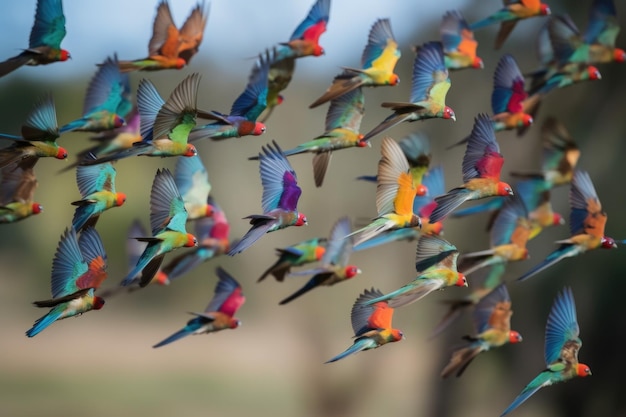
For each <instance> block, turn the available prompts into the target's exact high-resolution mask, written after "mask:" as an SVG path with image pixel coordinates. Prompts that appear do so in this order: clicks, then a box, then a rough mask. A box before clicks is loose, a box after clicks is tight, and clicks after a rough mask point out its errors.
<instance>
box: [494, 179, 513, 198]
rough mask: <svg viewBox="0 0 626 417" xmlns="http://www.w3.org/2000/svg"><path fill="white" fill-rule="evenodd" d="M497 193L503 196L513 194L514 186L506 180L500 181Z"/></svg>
mask: <svg viewBox="0 0 626 417" xmlns="http://www.w3.org/2000/svg"><path fill="white" fill-rule="evenodd" d="M496 194H497V195H499V196H503V197H506V196H509V195H513V188H511V186H510V185H509V184H507V183H506V182H499V183H498V188H497V190H496Z"/></svg>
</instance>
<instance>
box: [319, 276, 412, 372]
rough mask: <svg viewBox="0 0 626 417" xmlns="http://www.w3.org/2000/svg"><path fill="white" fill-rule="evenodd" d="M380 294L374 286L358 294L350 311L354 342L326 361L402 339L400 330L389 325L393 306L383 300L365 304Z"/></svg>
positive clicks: (334, 360) (402, 335)
mask: <svg viewBox="0 0 626 417" xmlns="http://www.w3.org/2000/svg"><path fill="white" fill-rule="evenodd" d="M382 295H383V293H382V292H380V290H377V289H374V288H372V289H371V290H367V289H366V290H364V291H363V294H361V295H359V297H358V298H357V299H356V301H355V302H354V305H353V306H352V311H351V313H350V319H351V321H352V329H353V330H354V343H353V345H352V346H350V347H349V348H348V349H346V350H345V351H343V352H342V353H340V354H339V355H337V356H335V357H334V358H332V359H330V360H328V361H326V363H331V362H336V361H338V360H340V359H343V358H345V357H346V356H348V355H352V354H354V353H357V352H361V351H363V350H370V349H376V348H377V347H380V346H382V345H385V344H387V343H392V342H399V341H400V340H402V339H404V334H402V332H401V331H400V330H398V329H394V328H393V327H391V320H392V318H393V308H391V307H389V305H388V304H387V303H386V302H385V301H380V302H378V303H376V304H373V305H367V304H366V303H367V302H368V301H369V300H371V299H374V298H377V297H380V296H382Z"/></svg>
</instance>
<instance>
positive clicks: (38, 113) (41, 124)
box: [22, 94, 60, 142]
mask: <svg viewBox="0 0 626 417" xmlns="http://www.w3.org/2000/svg"><path fill="white" fill-rule="evenodd" d="M59 135H60V134H59V126H58V123H57V113H56V109H55V107H54V99H53V98H52V95H51V94H46V95H44V96H43V97H42V98H40V99H39V100H38V101H37V102H36V103H35V106H34V107H33V110H32V111H31V112H30V113H29V115H28V117H27V118H26V122H25V123H24V125H23V126H22V137H23V138H24V139H26V140H41V141H51V142H52V141H55V140H56V139H57V138H58V137H59Z"/></svg>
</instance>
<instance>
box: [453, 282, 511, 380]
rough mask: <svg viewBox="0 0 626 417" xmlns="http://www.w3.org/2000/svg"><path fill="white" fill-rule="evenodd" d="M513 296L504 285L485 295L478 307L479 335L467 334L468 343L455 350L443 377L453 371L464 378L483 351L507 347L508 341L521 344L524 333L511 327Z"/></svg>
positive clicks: (477, 332) (476, 320)
mask: <svg viewBox="0 0 626 417" xmlns="http://www.w3.org/2000/svg"><path fill="white" fill-rule="evenodd" d="M512 315H513V311H512V310H511V298H510V297H509V292H508V291H507V289H506V285H504V284H500V285H498V286H497V287H496V288H494V290H493V291H491V292H490V293H489V294H487V295H486V296H484V297H483V298H482V299H481V300H480V301H479V302H478V303H477V304H476V307H474V328H475V329H476V335H475V336H465V337H463V339H465V340H466V341H468V342H469V343H467V344H466V345H465V346H463V347H461V348H458V349H456V350H455V351H454V352H452V357H451V358H450V361H449V362H448V364H447V365H446V366H445V367H444V369H443V370H442V371H441V377H442V378H447V377H449V376H450V375H452V374H454V373H455V374H456V376H457V377H460V376H461V375H462V374H463V372H464V371H465V369H466V368H467V367H468V365H469V364H470V363H471V362H472V361H473V360H474V358H476V356H478V355H479V354H480V353H482V352H486V351H488V350H490V349H493V348H497V347H500V346H503V345H505V344H507V343H519V342H521V341H522V336H521V335H520V334H519V333H518V332H516V331H515V330H511V316H512Z"/></svg>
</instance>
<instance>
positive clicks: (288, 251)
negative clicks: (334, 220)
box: [257, 237, 328, 282]
mask: <svg viewBox="0 0 626 417" xmlns="http://www.w3.org/2000/svg"><path fill="white" fill-rule="evenodd" d="M327 242H328V240H327V239H326V238H318V237H316V238H313V239H307V240H304V241H302V242H300V243H297V244H295V245H292V246H288V247H286V248H277V249H276V254H277V255H278V260H277V261H276V262H274V263H273V264H272V266H270V267H269V268H267V270H266V271H265V272H263V274H262V275H261V276H260V277H259V279H258V280H257V282H261V281H263V280H264V279H265V278H266V277H267V276H268V275H270V274H271V275H273V276H274V278H276V281H279V282H283V281H284V280H285V275H287V274H288V273H289V272H290V271H291V268H292V267H294V266H302V265H306V264H308V263H311V262H316V261H319V260H320V259H322V256H323V255H324V253H325V252H326V243H327Z"/></svg>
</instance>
